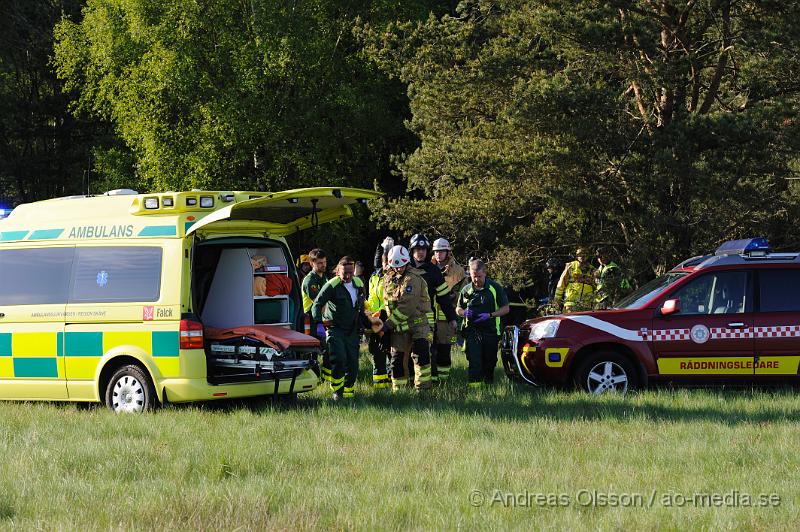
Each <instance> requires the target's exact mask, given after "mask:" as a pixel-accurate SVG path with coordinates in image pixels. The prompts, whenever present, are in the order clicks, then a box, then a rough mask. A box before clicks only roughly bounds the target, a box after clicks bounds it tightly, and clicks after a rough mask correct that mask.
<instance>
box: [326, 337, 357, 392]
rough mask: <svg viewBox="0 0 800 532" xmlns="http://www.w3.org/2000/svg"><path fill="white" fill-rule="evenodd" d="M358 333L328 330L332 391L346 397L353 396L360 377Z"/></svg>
mask: <svg viewBox="0 0 800 532" xmlns="http://www.w3.org/2000/svg"><path fill="white" fill-rule="evenodd" d="M360 340H361V337H360V335H359V334H358V331H353V332H347V331H344V330H342V329H339V328H337V327H333V328H331V329H328V334H327V344H328V357H329V359H330V365H331V389H332V390H333V391H334V392H339V393H342V394H343V395H344V396H345V397H352V396H353V388H354V386H355V384H356V377H357V376H358V346H359V342H360Z"/></svg>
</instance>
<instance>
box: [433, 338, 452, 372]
mask: <svg viewBox="0 0 800 532" xmlns="http://www.w3.org/2000/svg"><path fill="white" fill-rule="evenodd" d="M451 350H452V345H451V344H433V345H432V346H431V375H432V376H433V380H434V381H435V380H445V379H447V377H448V376H449V375H450V366H452V360H451V358H450V351H451Z"/></svg>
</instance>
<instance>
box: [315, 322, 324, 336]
mask: <svg viewBox="0 0 800 532" xmlns="http://www.w3.org/2000/svg"><path fill="white" fill-rule="evenodd" d="M317 337H318V338H324V337H325V326H324V325H323V324H322V323H317Z"/></svg>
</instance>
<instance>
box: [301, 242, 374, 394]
mask: <svg viewBox="0 0 800 532" xmlns="http://www.w3.org/2000/svg"><path fill="white" fill-rule="evenodd" d="M354 270H355V261H354V260H353V259H352V258H350V257H348V256H344V257H342V258H341V259H339V263H338V264H337V265H336V277H333V278H332V279H331V280H329V281H328V282H326V283H325V285H324V286H323V287H322V289H321V290H320V291H319V294H318V295H317V297H316V299H314V304H313V305H312V306H311V314H312V315H313V316H314V319H315V320H317V321H321V322H322V323H323V324H324V325H325V329H326V343H327V347H328V357H329V359H330V377H329V381H330V384H331V390H333V400H334V401H338V400H340V399H342V398H350V397H353V394H354V387H355V383H356V377H357V376H358V345H359V340H360V339H361V332H362V330H363V327H364V324H365V318H366V317H365V316H364V301H365V300H366V290H365V288H364V283H363V282H362V281H361V279H359V278H358V277H355V276H354V275H353V273H354Z"/></svg>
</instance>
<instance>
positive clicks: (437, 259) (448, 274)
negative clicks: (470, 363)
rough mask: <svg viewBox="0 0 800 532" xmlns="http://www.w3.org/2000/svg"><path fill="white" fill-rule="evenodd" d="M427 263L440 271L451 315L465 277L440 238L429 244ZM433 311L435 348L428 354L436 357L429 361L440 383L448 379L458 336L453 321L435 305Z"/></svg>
mask: <svg viewBox="0 0 800 532" xmlns="http://www.w3.org/2000/svg"><path fill="white" fill-rule="evenodd" d="M431 263H432V264H433V265H434V266H436V267H438V268H439V271H441V272H442V276H443V277H444V282H445V283H447V289H448V292H447V303H446V304H447V306H448V307H450V308H452V309H453V313H455V306H456V301H457V300H458V295H459V294H460V293H461V289H462V288H463V287H464V284H465V283H466V282H467V281H466V278H467V274H466V272H465V271H464V268H463V267H462V266H461V265H460V264H459V263H458V262H456V259H455V257H453V254H452V249H451V247H450V242H448V241H447V240H446V239H444V238H437V239H436V240H435V241H434V242H433V258H432V259H431ZM434 308H435V312H436V331H435V333H434V334H435V336H434V342H435V348H434V349H433V350H432V352H433V353H435V354H436V358H435V359H432V360H431V373H433V372H434V371H436V373H437V375H438V377H439V381H440V382H442V381H445V380H447V378H448V377H449V376H450V365H451V364H452V361H451V357H450V354H451V351H452V346H453V344H454V343H456V341H457V340H458V337H457V335H456V320H452V321H451V320H449V319H448V318H447V314H445V311H444V310H443V309H442V307H441V305H440V304H439V303H438V302H437V304H436V305H435V307H434ZM434 361H435V365H434ZM431 378H432V379H435V378H436V377H435V376H433V375H431Z"/></svg>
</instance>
